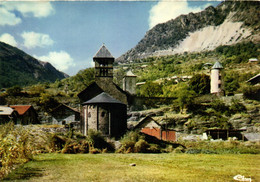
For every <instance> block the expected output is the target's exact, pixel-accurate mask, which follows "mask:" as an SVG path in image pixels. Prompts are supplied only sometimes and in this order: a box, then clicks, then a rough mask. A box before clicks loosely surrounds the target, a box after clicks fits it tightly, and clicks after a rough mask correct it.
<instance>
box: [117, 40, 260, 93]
mask: <svg viewBox="0 0 260 182" xmlns="http://www.w3.org/2000/svg"><path fill="white" fill-rule="evenodd" d="M259 50H260V44H254V43H252V42H247V43H240V44H236V45H233V46H220V47H218V48H217V49H216V50H214V51H206V52H201V53H191V54H188V53H184V54H176V55H173V56H163V57H150V58H146V59H141V60H135V63H134V64H131V65H130V64H123V65H119V67H126V66H127V67H131V69H132V70H133V72H134V73H135V74H136V75H137V76H138V77H137V82H151V81H152V82H155V83H157V84H160V87H161V89H162V92H161V93H162V94H159V95H160V96H165V97H167V96H173V95H172V89H176V88H175V87H176V85H175V86H174V84H177V83H176V82H175V81H174V79H171V77H173V76H195V75H196V76H195V78H196V77H199V76H198V74H199V75H201V76H202V77H205V78H206V76H205V75H209V74H210V68H211V67H212V65H213V64H214V63H215V62H216V61H220V62H221V64H222V65H223V66H224V68H225V69H224V71H225V90H226V93H227V94H234V93H238V92H241V91H242V90H241V89H242V88H243V86H245V82H246V81H247V80H248V79H249V78H251V77H253V76H254V75H256V74H258V72H259V63H258V64H257V65H253V64H249V63H248V59H249V58H258V59H260V56H259ZM209 63H210V64H209ZM143 65H146V66H145V67H144V66H143ZM118 70H119V71H120V69H118ZM195 82H200V84H202V83H201V81H200V80H199V78H198V80H197V81H195ZM185 83H186V84H189V85H190V87H189V88H191V89H192V90H194V91H195V92H196V93H197V94H207V93H209V85H208V84H209V80H208V81H206V82H204V85H200V86H201V87H206V89H205V88H202V90H198V88H196V89H195V88H194V84H195V83H194V81H193V80H191V82H185ZM147 84H150V83H147ZM177 85H178V84H177ZM142 87H143V88H142ZM144 87H146V86H145V85H144V86H141V87H140V88H139V92H138V94H140V95H144V96H148V95H146V94H145V91H144ZM155 87H156V86H155ZM148 88H150V89H151V87H148ZM203 89H204V90H203ZM151 90H153V89H151ZM147 93H149V92H147ZM149 96H152V95H151V93H149ZM154 96H158V92H154Z"/></svg>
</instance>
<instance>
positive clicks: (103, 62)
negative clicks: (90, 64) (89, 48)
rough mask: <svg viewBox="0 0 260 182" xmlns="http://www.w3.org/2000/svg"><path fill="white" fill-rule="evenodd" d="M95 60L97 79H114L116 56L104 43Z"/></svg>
mask: <svg viewBox="0 0 260 182" xmlns="http://www.w3.org/2000/svg"><path fill="white" fill-rule="evenodd" d="M93 61H94V62H95V77H96V79H98V78H107V79H108V78H111V79H113V63H114V61H115V58H114V57H113V56H112V55H111V53H110V52H109V51H108V49H107V48H106V46H105V45H104V44H103V45H102V47H101V48H100V49H99V50H98V52H97V53H96V55H95V56H94V57H93Z"/></svg>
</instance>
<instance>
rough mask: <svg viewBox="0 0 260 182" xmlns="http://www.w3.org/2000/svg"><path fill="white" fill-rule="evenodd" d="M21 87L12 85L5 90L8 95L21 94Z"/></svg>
mask: <svg viewBox="0 0 260 182" xmlns="http://www.w3.org/2000/svg"><path fill="white" fill-rule="evenodd" d="M21 92H22V88H21V87H20V86H13V87H10V88H8V89H7V90H6V93H7V94H8V95H10V96H19V95H21Z"/></svg>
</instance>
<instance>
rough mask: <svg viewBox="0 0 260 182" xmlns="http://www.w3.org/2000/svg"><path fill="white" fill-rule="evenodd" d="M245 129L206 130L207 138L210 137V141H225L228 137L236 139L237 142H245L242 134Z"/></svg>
mask: <svg viewBox="0 0 260 182" xmlns="http://www.w3.org/2000/svg"><path fill="white" fill-rule="evenodd" d="M244 131H246V129H240V130H228V129H208V130H206V134H207V136H211V138H212V139H215V140H216V139H222V140H227V139H228V138H229V137H236V138H237V139H238V140H246V138H245V137H244V134H243V133H242V132H244Z"/></svg>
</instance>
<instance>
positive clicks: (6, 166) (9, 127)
mask: <svg viewBox="0 0 260 182" xmlns="http://www.w3.org/2000/svg"><path fill="white" fill-rule="evenodd" d="M31 142H33V139H32V138H31V135H30V134H29V132H27V131H26V130H24V129H23V128H22V127H15V126H14V123H12V122H11V123H8V124H5V125H2V127H1V128H0V166H1V169H0V178H1V177H3V176H5V175H6V174H7V173H8V172H10V170H11V169H12V167H13V166H14V165H16V164H19V163H23V162H27V161H28V160H30V159H31V158H32V151H33V149H32V147H31Z"/></svg>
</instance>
